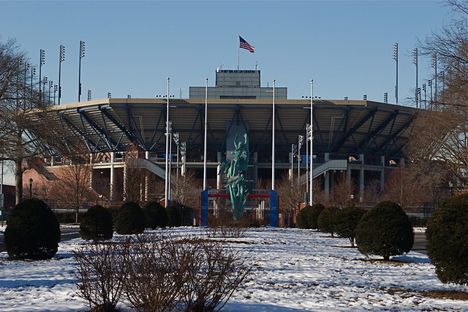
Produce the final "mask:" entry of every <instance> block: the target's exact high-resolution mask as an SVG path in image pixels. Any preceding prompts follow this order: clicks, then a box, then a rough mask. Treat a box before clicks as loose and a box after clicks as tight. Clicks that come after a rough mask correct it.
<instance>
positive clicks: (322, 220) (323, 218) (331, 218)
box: [317, 207, 340, 237]
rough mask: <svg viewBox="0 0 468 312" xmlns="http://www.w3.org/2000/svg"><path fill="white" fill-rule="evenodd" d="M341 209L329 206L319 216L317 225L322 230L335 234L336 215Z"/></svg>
mask: <svg viewBox="0 0 468 312" xmlns="http://www.w3.org/2000/svg"><path fill="white" fill-rule="evenodd" d="M339 211H340V209H339V208H337V207H327V208H325V209H323V210H322V212H321V213H320V215H319V216H318V220H317V225H318V228H319V230H320V231H321V232H324V233H330V234H331V236H332V237H333V236H334V233H336V216H337V214H338V212H339Z"/></svg>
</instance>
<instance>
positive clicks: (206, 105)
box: [203, 78, 208, 190]
mask: <svg viewBox="0 0 468 312" xmlns="http://www.w3.org/2000/svg"><path fill="white" fill-rule="evenodd" d="M207 133H208V78H206V86H205V138H204V143H203V190H206V147H207V140H206V138H207Z"/></svg>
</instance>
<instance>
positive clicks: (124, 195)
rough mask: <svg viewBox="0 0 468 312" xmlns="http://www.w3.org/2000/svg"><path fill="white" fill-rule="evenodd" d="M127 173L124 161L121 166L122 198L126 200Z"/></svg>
mask: <svg viewBox="0 0 468 312" xmlns="http://www.w3.org/2000/svg"><path fill="white" fill-rule="evenodd" d="M127 175H128V167H127V163H124V167H123V197H124V198H123V199H124V200H127Z"/></svg>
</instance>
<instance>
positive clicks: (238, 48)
mask: <svg viewBox="0 0 468 312" xmlns="http://www.w3.org/2000/svg"><path fill="white" fill-rule="evenodd" d="M239 50H240V47H239V46H238V47H237V70H239Z"/></svg>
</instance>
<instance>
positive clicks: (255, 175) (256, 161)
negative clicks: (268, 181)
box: [253, 152, 258, 188]
mask: <svg viewBox="0 0 468 312" xmlns="http://www.w3.org/2000/svg"><path fill="white" fill-rule="evenodd" d="M253 171H254V172H253V176H254V181H255V183H257V181H258V153H257V152H254V153H253ZM254 188H257V185H255V187H254Z"/></svg>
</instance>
